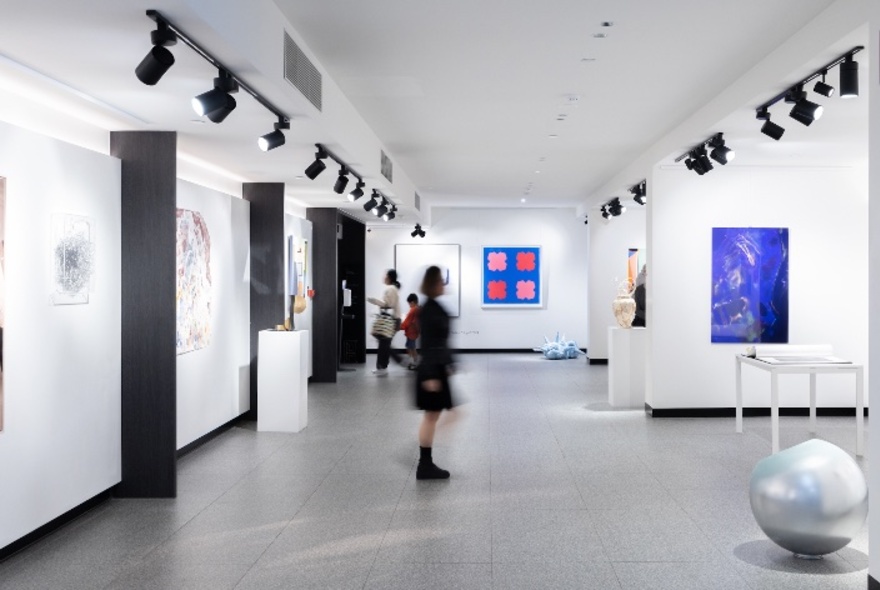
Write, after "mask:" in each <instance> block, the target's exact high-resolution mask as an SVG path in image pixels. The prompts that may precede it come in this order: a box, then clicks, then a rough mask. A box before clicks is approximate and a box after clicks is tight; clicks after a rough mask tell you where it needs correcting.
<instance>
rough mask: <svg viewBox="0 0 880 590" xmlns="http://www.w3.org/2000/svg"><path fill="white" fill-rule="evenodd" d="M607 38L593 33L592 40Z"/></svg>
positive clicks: (603, 34)
mask: <svg viewBox="0 0 880 590" xmlns="http://www.w3.org/2000/svg"><path fill="white" fill-rule="evenodd" d="M607 36H608V35H606V34H605V33H593V38H594V39H604V38H605V37H607Z"/></svg>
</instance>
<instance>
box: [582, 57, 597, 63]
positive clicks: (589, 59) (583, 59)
mask: <svg viewBox="0 0 880 590" xmlns="http://www.w3.org/2000/svg"><path fill="white" fill-rule="evenodd" d="M581 61H582V62H586V61H596V58H595V57H582V58H581Z"/></svg>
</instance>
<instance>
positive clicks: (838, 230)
mask: <svg viewBox="0 0 880 590" xmlns="http://www.w3.org/2000/svg"><path fill="white" fill-rule="evenodd" d="M648 182H649V184H650V185H651V187H652V197H651V199H650V200H649V202H648V228H649V229H648V238H649V242H648V268H649V269H650V270H649V273H648V290H649V297H648V316H649V318H650V324H649V328H648V330H647V331H648V336H649V359H650V360H649V365H650V366H651V369H650V371H651V375H650V376H649V378H648V391H647V395H646V397H647V400H646V401H647V403H648V404H650V405H651V406H652V407H653V408H655V409H662V408H719V407H726V408H731V407H733V406H734V396H735V388H734V385H735V384H734V355H735V354H736V353H739V352H743V351H744V350H745V347H746V345H745V344H712V343H711V341H710V340H711V336H710V301H711V264H712V260H711V256H712V228H713V227H781V228H788V230H789V342H790V343H792V344H831V345H832V346H833V347H834V351H835V354H836V355H837V356H840V357H843V358H845V359H851V360H853V361H855V362H858V363H867V355H868V322H867V314H868V309H869V306H868V272H867V269H868V223H867V212H868V195H867V174H866V170H865V169H864V168H863V167H862V168H761V167H742V168H737V167H736V166H728V167H726V168H724V169H721V170H716V171H714V172H713V173H712V174H707V175H705V176H697V175H696V174H693V173H692V172H689V171H687V170H685V169H684V168H683V167H670V168H668V169H667V168H662V167H661V168H658V169H655V171H654V174H653V177H652V178H651V179H649V180H648ZM743 379H744V405H745V406H746V407H767V406H768V405H769V380H768V379H767V378H766V375H762V374H744V375H743ZM806 379H807V377H806V376H802V377H791V378H789V379H783V380H781V381H780V404H781V405H782V406H795V407H806V406H807V405H808V404H809V399H808V394H807V392H808V387H807V383H808V382H807V381H806ZM818 403H819V406H820V407H822V406H832V407H847V406H848V407H853V406H854V404H855V398H854V394H853V384H852V378H851V377H850V378H849V379H848V378H847V377H845V376H827V377H826V376H821V377H820V378H819V398H818Z"/></svg>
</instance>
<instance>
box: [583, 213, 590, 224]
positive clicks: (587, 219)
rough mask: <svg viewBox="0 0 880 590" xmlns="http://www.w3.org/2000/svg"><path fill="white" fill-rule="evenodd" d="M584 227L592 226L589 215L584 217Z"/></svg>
mask: <svg viewBox="0 0 880 590" xmlns="http://www.w3.org/2000/svg"><path fill="white" fill-rule="evenodd" d="M584 225H590V216H589V215H586V216H584Z"/></svg>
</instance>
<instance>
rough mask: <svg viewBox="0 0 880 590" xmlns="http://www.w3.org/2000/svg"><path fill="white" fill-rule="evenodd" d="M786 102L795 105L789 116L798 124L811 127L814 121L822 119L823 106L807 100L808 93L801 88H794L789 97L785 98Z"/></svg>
mask: <svg viewBox="0 0 880 590" xmlns="http://www.w3.org/2000/svg"><path fill="white" fill-rule="evenodd" d="M785 102H793V103H794V106H793V107H791V112H790V113H789V114H788V116H789V117H791V118H792V119H794V120H795V121H797V122H798V123H801V124H803V125H806V126H808V127H809V126H810V125H812V124H813V121H816V120H818V119H820V118H821V117H822V111H823V110H824V109H823V108H822V105H818V104H816V103H815V102H812V101H810V100H807V93H806V92H804V90H803V89H802V88H801V87H797V88H794V89H793V90H792V91H791V92H790V93H789V96H787V97H786V98H785Z"/></svg>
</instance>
